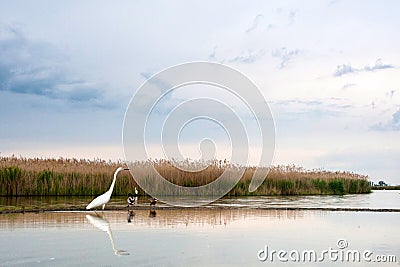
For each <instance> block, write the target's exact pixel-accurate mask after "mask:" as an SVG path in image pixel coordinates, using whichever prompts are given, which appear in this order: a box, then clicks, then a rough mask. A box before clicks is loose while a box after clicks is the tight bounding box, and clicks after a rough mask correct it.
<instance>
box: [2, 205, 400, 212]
mask: <svg viewBox="0 0 400 267" xmlns="http://www.w3.org/2000/svg"><path fill="white" fill-rule="evenodd" d="M188 209H192V210H203V209H204V210H240V209H243V210H290V211H296V210H298V211H345V212H400V208H399V209H393V208H346V207H336V208H335V207H326V208H323V207H265V208H248V207H243V208H238V207H207V206H206V207H175V206H167V207H148V206H136V207H134V208H130V209H129V211H135V210H149V211H151V210H188ZM104 211H106V212H109V211H128V209H127V208H126V207H120V206H110V207H108V208H107V207H106V208H105V209H104ZM45 212H88V213H93V212H102V210H86V209H85V208H84V207H76V206H71V207H63V208H33V209H23V208H22V209H21V208H20V209H8V210H2V211H0V214H21V213H22V214H23V213H45Z"/></svg>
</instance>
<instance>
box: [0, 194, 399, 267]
mask: <svg viewBox="0 0 400 267" xmlns="http://www.w3.org/2000/svg"><path fill="white" fill-rule="evenodd" d="M23 200H24V198H18V199H14V200H12V199H11V200H10V199H8V200H5V199H1V200H0V205H3V206H4V205H12V204H13V203H14V204H15V203H19V204H21V201H23ZM25 201H31V202H34V204H35V205H38V206H45V205H59V204H60V202H61V201H67V202H68V201H69V202H70V203H72V202H74V205H76V206H80V205H85V204H87V203H88V202H87V198H53V199H51V198H36V199H35V198H25ZM85 201H86V202H85ZM124 201H125V199H124V198H112V202H113V203H110V205H125V204H124ZM30 204H32V203H30ZM146 206H147V204H145V202H144V200H142V202H141V203H139V207H141V209H137V210H134V211H132V212H128V211H122V210H120V211H104V212H97V213H96V212H93V211H91V212H41V213H24V214H22V213H18V214H0V236H1V240H2V242H3V244H2V246H0V265H2V266H3V265H4V266H10V265H11V266H18V265H20V266H22V265H24V266H26V265H29V266H50V265H51V266H54V265H56V266H71V265H84V266H99V265H101V266H126V265H135V266H244V265H246V266H267V265H281V266H283V265H287V264H289V265H290V264H291V265H299V264H300V265H302V266H309V265H313V266H331V265H338V264H343V265H346V266H348V265H354V266H399V263H398V262H399V260H400V231H399V227H398V226H399V221H400V212H370V211H359V212H356V211H327V210H323V208H326V207H351V208H377V209H381V208H382V209H383V208H391V209H400V191H374V192H373V193H371V194H363V195H346V196H304V197H244V198H227V199H222V200H219V201H216V202H215V203H213V204H210V205H207V206H205V207H202V208H192V209H190V208H184V209H183V208H168V207H166V206H164V205H160V207H161V208H162V207H165V208H162V209H155V210H150V209H143V208H144V207H146ZM274 207H277V208H279V209H271V208H274ZM285 207H287V208H290V207H313V208H322V210H285V209H282V208H285ZM279 253H280V254H279ZM314 256H315V257H314ZM357 256H360V259H359V260H360V262H358V260H357ZM353 257H354V258H353ZM383 260H384V261H392V262H385V263H382V261H383ZM378 261H381V262H378ZM393 261H395V262H393Z"/></svg>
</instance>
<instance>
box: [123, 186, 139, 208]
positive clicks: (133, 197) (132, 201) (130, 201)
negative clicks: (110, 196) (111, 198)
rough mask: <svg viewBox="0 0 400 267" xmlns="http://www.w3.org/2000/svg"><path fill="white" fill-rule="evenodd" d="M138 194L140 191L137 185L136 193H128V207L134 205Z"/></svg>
mask: <svg viewBox="0 0 400 267" xmlns="http://www.w3.org/2000/svg"><path fill="white" fill-rule="evenodd" d="M138 195H139V192H138V190H137V188H136V187H135V194H134V195H132V194H131V193H129V194H128V199H127V200H126V201H127V202H128V206H126V207H127V208H129V207H130V206H133V205H135V204H136V203H137V201H138Z"/></svg>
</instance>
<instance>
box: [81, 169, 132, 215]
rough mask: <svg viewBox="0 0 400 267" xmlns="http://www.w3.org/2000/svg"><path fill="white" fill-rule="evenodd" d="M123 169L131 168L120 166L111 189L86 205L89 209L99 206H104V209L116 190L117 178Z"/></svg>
mask: <svg viewBox="0 0 400 267" xmlns="http://www.w3.org/2000/svg"><path fill="white" fill-rule="evenodd" d="M122 170H126V171H127V170H129V169H124V168H122V167H119V168H118V169H117V170H116V171H115V173H114V179H113V181H112V183H111V186H110V189H108V191H107V192H105V193H104V194H102V195H100V196H98V197H96V198H95V199H93V200H92V202H90V204H89V205H87V206H86V209H87V210H90V209H93V208H96V207H99V206H103V207H102V209H103V210H104V207H105V206H106V204H107V203H108V201H110V198H111V194H112V192H113V190H114V185H115V180H116V179H117V175H118V173H119V172H120V171H122Z"/></svg>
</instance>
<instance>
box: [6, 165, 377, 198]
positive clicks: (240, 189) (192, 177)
mask: <svg viewBox="0 0 400 267" xmlns="http://www.w3.org/2000/svg"><path fill="white" fill-rule="evenodd" d="M132 164H133V167H134V168H135V170H138V172H137V173H139V174H140V175H143V177H146V176H149V175H150V174H149V172H148V169H149V167H151V166H154V167H155V169H156V170H157V171H158V172H159V173H160V174H161V175H162V176H163V177H165V178H166V179H167V180H169V181H170V182H172V183H174V184H178V185H182V186H188V187H190V186H199V185H205V184H207V183H209V182H211V181H213V180H215V179H216V178H218V177H219V176H220V175H221V174H222V173H223V172H224V170H226V169H227V168H228V169H229V170H230V171H233V172H235V171H237V172H243V176H242V178H241V179H240V181H239V182H238V183H237V184H236V185H235V187H234V188H233V189H232V190H231V191H230V192H229V193H228V195H230V196H248V195H319V194H338V195H342V194H356V193H369V192H370V191H371V188H370V186H369V183H368V176H365V175H360V174H356V173H352V172H345V171H344V172H331V171H325V170H319V169H316V170H306V169H304V168H302V167H298V166H294V165H291V166H273V167H271V168H270V169H269V174H268V176H267V177H266V179H265V181H264V182H263V184H262V185H261V186H260V187H259V188H258V189H257V190H256V191H255V192H251V193H250V192H249V191H248V188H249V185H250V181H251V178H252V176H253V173H254V171H255V169H256V168H255V167H244V166H238V165H231V164H229V163H226V162H221V161H213V162H190V161H184V162H171V161H166V160H153V161H145V162H140V161H138V162H134V163H132ZM176 165H179V166H182V165H183V166H184V167H185V169H199V168H203V167H205V166H208V167H207V168H204V169H203V170H202V171H199V172H191V171H182V170H179V169H178V168H176V167H175V166H176ZM119 166H125V163H123V162H112V161H104V160H101V159H94V160H86V159H65V158H59V159H41V158H34V159H31V158H22V157H0V195H1V196H94V195H99V194H102V193H104V192H105V191H106V190H108V188H109V186H110V183H111V178H112V175H113V173H114V171H115V170H116V168H118V167H119ZM134 187H138V185H137V184H136V182H135V180H134V179H133V178H132V177H131V176H130V174H129V173H127V172H123V173H121V174H120V175H119V176H118V179H117V181H116V184H115V188H114V192H113V195H120V196H123V195H127V194H128V193H129V192H132V191H133V188H134ZM140 193H141V194H144V192H143V191H142V190H140Z"/></svg>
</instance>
